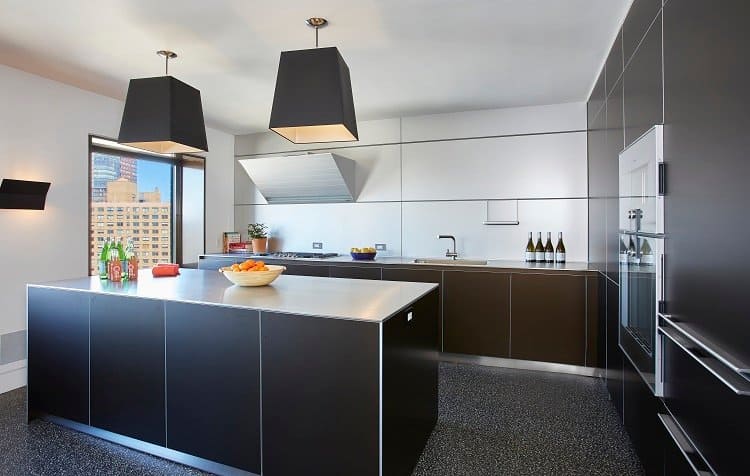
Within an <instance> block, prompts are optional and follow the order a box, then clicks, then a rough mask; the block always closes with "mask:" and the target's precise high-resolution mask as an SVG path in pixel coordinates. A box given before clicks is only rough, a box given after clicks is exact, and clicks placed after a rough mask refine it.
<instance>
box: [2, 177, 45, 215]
mask: <svg viewBox="0 0 750 476" xmlns="http://www.w3.org/2000/svg"><path fill="white" fill-rule="evenodd" d="M49 186H50V183H49V182H34V181H30V180H13V179H0V208H6V209H16V210H44V203H45V202H46V201H47V191H48V190H49Z"/></svg>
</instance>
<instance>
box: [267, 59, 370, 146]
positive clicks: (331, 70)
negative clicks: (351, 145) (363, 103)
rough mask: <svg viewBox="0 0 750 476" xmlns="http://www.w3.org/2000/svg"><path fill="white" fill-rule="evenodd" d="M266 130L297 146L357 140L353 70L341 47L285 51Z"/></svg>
mask: <svg viewBox="0 0 750 476" xmlns="http://www.w3.org/2000/svg"><path fill="white" fill-rule="evenodd" d="M268 128H269V129H271V130H272V131H274V132H276V133H277V134H279V135H281V136H283V137H285V138H286V139H288V140H290V141H291V142H294V143H295V144H309V143H313V142H344V141H356V140H359V136H358V133H357V119H356V116H355V114H354V100H353V98H352V83H351V80H350V79H349V67H348V66H347V65H346V62H345V61H344V59H343V58H342V57H341V54H339V50H338V49H337V48H335V47H330V48H313V49H309V50H296V51H284V52H282V53H281V58H280V59H279V72H278V75H277V76H276V91H275V92H274V96H273V108H272V109H271V121H270V124H269V125H268Z"/></svg>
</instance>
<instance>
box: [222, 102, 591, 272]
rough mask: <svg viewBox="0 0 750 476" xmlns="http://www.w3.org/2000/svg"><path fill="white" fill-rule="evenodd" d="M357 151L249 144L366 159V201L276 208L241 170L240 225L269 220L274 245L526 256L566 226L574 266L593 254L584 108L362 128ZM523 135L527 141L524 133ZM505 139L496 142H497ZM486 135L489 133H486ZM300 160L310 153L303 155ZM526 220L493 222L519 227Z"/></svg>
mask: <svg viewBox="0 0 750 476" xmlns="http://www.w3.org/2000/svg"><path fill="white" fill-rule="evenodd" d="M358 126H359V129H360V139H361V140H360V141H359V142H357V143H356V144H354V145H349V144H341V143H339V144H331V148H329V149H321V148H320V145H319V144H318V145H316V144H308V145H300V146H295V145H294V144H291V143H289V142H286V141H284V140H283V139H280V138H279V137H278V136H276V134H274V133H261V134H252V135H248V136H240V137H237V140H236V142H235V153H236V155H237V157H236V158H238V159H239V158H242V159H245V158H252V157H253V156H268V155H283V154H285V153H289V151H303V150H304V151H309V152H322V151H326V150H330V151H333V152H335V153H336V154H339V155H341V156H344V157H348V158H350V159H352V160H354V161H356V162H357V184H358V186H357V188H358V199H357V203H339V204H298V205H266V204H265V200H263V198H262V196H260V194H259V193H258V192H257V191H256V190H255V187H254V185H253V183H252V181H251V180H250V178H249V177H248V176H247V174H246V173H245V171H244V170H243V169H242V167H239V166H237V167H235V223H236V229H237V230H238V231H242V232H243V237H244V236H245V233H246V224H247V223H251V222H262V223H267V224H268V225H269V226H270V227H271V230H272V240H271V243H272V245H271V246H272V247H273V248H272V250H274V251H276V250H287V251H290V250H291V251H307V250H311V247H312V242H313V241H320V242H323V244H324V251H331V252H338V253H347V252H348V250H349V248H351V247H353V246H368V245H373V244H375V243H386V245H387V246H388V254H389V255H391V256H395V255H403V256H409V257H423V256H442V255H444V254H445V247H446V246H448V243H447V242H442V243H441V242H440V241H444V240H438V239H437V235H438V234H440V233H447V234H453V235H455V236H456V238H457V240H458V252H459V253H460V254H461V255H462V256H467V257H468V256H470V257H485V258H496V259H520V257H521V256H522V252H523V250H524V247H525V244H526V238H527V233H528V232H529V231H535V232H536V231H542V232H545V237H546V232H547V231H551V232H553V233H554V234H555V239H556V235H557V232H558V231H562V232H563V233H564V236H565V244H566V247H567V252H568V259H569V260H570V261H585V260H586V259H587V248H588V244H587V241H586V240H587V220H588V213H587V211H588V208H587V201H586V200H585V197H587V194H588V190H587V167H586V134H585V132H579V131H580V130H582V129H585V128H586V109H585V104H584V103H571V104H556V105H550V106H535V107H524V108H511V109H497V110H488V111H471V112H459V113H451V114H437V115H431V116H420V117H408V118H402V119H387V120H382V121H360V122H359V124H358ZM519 134H520V135H519ZM487 136H496V137H487ZM477 137H481V138H477ZM292 153H299V152H292ZM516 218H517V219H518V221H519V222H520V224H519V225H485V224H484V222H485V221H488V220H489V221H514V220H515V219H516Z"/></svg>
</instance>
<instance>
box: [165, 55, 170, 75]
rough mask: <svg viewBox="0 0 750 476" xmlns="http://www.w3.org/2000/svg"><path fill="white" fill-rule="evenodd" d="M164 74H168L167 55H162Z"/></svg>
mask: <svg viewBox="0 0 750 476" xmlns="http://www.w3.org/2000/svg"><path fill="white" fill-rule="evenodd" d="M164 76H169V55H166V56H165V57H164Z"/></svg>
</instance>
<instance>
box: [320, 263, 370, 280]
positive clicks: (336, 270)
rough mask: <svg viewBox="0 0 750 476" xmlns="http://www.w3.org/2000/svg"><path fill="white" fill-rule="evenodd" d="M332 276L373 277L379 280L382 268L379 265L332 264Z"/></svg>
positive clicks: (350, 277)
mask: <svg viewBox="0 0 750 476" xmlns="http://www.w3.org/2000/svg"><path fill="white" fill-rule="evenodd" d="M330 273H331V277H332V278H349V279H372V280H376V281H379V280H380V278H381V273H382V268H379V267H377V266H372V265H369V266H331V268H330Z"/></svg>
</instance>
